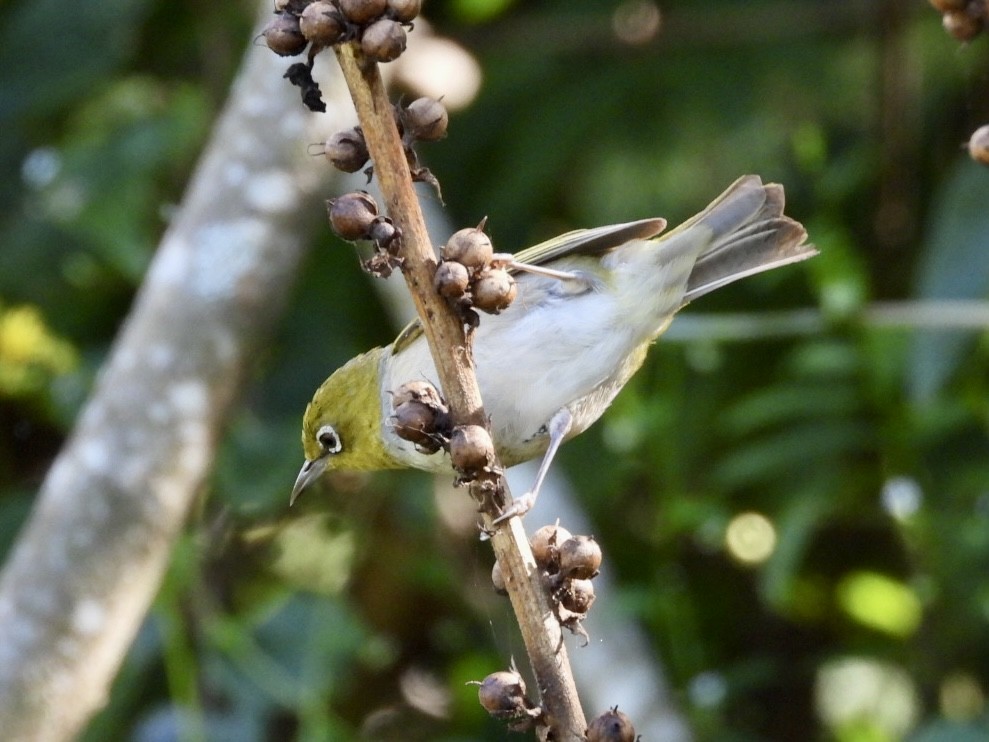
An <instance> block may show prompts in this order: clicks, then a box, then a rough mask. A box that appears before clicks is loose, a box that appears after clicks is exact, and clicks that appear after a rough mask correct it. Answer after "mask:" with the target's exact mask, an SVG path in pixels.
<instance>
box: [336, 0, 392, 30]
mask: <svg viewBox="0 0 989 742" xmlns="http://www.w3.org/2000/svg"><path fill="white" fill-rule="evenodd" d="M338 5H339V6H340V12H342V13H343V15H344V17H345V18H346V19H347V20H348V21H350V22H351V23H358V24H361V25H363V24H365V23H370V22H371V21H373V20H374V19H375V18H378V17H379V16H380V15H381V14H382V13H384V12H385V10H386V9H387V7H388V0H338Z"/></svg>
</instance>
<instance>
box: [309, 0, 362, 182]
mask: <svg viewBox="0 0 989 742" xmlns="http://www.w3.org/2000/svg"><path fill="white" fill-rule="evenodd" d="M299 30H300V31H302V35H303V36H305V37H306V38H307V39H309V40H310V41H312V42H313V43H315V44H319V45H320V46H330V45H331V44H335V43H337V42H338V41H339V40H340V38H341V37H342V36H343V32H344V26H343V19H342V18H340V14H339V12H338V11H337V9H336V6H334V5H333V3H329V2H326V0H318V2H315V3H310V4H309V5H307V6H306V9H305V10H303V11H302V15H300V16H299ZM351 172H352V171H351Z"/></svg>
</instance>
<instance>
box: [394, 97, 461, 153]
mask: <svg viewBox="0 0 989 742" xmlns="http://www.w3.org/2000/svg"><path fill="white" fill-rule="evenodd" d="M449 123H450V117H449V115H448V114H447V112H446V106H444V105H443V104H442V103H440V102H439V101H438V100H436V99H434V98H416V99H415V100H414V101H412V102H411V103H410V104H409V105H408V106H407V107H406V108H405V109H404V110H403V111H402V125H403V127H404V128H405V131H406V132H407V133H408V134H410V135H411V136H412V137H414V138H415V139H419V140H422V141H424V142H435V141H436V140H438V139H442V138H443V137H445V136H446V128H447V125H448V124H449Z"/></svg>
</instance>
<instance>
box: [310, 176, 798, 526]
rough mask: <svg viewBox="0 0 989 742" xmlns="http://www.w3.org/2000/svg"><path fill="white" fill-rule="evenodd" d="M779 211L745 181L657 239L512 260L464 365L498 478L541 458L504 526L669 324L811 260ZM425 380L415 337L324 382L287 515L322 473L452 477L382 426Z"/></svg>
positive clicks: (641, 235)
mask: <svg viewBox="0 0 989 742" xmlns="http://www.w3.org/2000/svg"><path fill="white" fill-rule="evenodd" d="M783 205H784V196H783V187H782V186H780V185H778V184H775V183H770V184H765V185H764V184H763V182H762V180H761V179H760V178H759V177H758V176H755V175H746V176H744V177H742V178H739V179H738V180H737V181H735V183H733V184H732V185H731V186H730V187H729V188H728V189H727V190H726V191H725V192H724V193H722V194H721V196H719V197H718V198H717V199H715V201H713V202H712V203H711V204H710V205H709V206H708V207H707V208H706V209H704V211H702V212H701V213H700V214H697V215H696V216H694V217H693V218H691V219H690V220H688V221H687V222H685V223H684V224H682V225H681V226H679V227H677V228H676V229H674V230H672V231H670V232H668V233H666V234H660V233H661V232H662V231H663V229H664V228H665V227H666V221H665V220H664V219H644V220H641V221H636V222H629V223H626V224H616V225H612V226H607V227H598V228H595V229H585V230H577V231H573V232H568V233H566V234H564V235H561V236H559V237H556V238H554V239H552V240H549V241H548V242H544V243H542V244H539V245H536V246H535V247H532V248H529V249H528V250H524V251H522V252H520V253H518V254H517V255H515V256H513V257H514V262H513V263H512V266H513V272H514V275H515V277H516V280H517V284H518V296H517V298H516V299H515V301H514V302H513V303H512V304H511V305H510V306H509V307H508V308H507V309H506V310H505V311H504V312H502V313H501V314H497V315H492V316H483V317H482V319H481V322H480V326H479V327H478V328H477V330H476V332H475V333H474V341H473V354H474V361H475V365H476V372H477V380H478V384H479V386H480V390H481V397H482V399H483V402H484V408H485V411H486V412H487V414H488V416H489V418H490V422H491V433H492V438H493V440H494V444H495V449H496V451H497V454H498V457H499V459H500V460H501V462H502V464H504V465H505V466H512V465H514V464H518V463H521V462H523V461H527V460H529V459H533V458H536V457H537V456H540V455H543V456H544V458H543V462H542V465H541V467H540V470H539V473H538V474H537V477H536V482H535V485H534V486H533V488H532V490H530V491H529V492H528V493H526V494H525V495H523V496H522V497H521V498H518V499H516V500H515V502H514V504H513V505H512V506H511V507H510V509H509V511H508V512H506V513H505V514H503V516H502V518H504V517H508V516H511V515H521V514H522V513H524V512H525V511H527V510H528V509H529V508H530V507H531V505H532V504H533V502H534V501H535V497H536V494H538V490H539V485H540V484H541V482H542V480H543V477H544V476H545V474H546V471H547V470H548V468H549V464H550V461H551V460H552V458H553V455H554V454H555V452H556V449H557V448H558V447H559V445H560V443H562V442H563V441H565V440H567V439H569V438H572V437H573V436H575V435H578V434H579V433H581V432H583V431H584V430H586V429H587V428H588V427H589V426H590V425H591V424H592V423H593V422H594V421H595V420H597V419H598V418H599V417H601V415H602V414H603V413H604V411H605V409H606V408H607V407H608V405H609V404H610V403H611V401H612V400H613V399H614V398H615V396H616V395H617V394H618V392H619V391H620V390H621V388H622V387H623V386H624V385H625V383H626V382H627V381H628V380H629V379H630V378H631V377H632V375H633V374H634V373H635V372H636V371H637V370H638V369H639V367H640V366H641V365H642V362H643V360H644V359H645V357H646V352H647V350H648V348H649V345H650V344H651V343H652V342H653V341H654V340H656V338H657V337H659V335H661V334H662V333H663V332H664V331H665V330H666V328H667V327H669V325H670V322H671V321H672V319H673V315H674V314H676V312H677V311H678V310H680V309H681V308H682V307H684V306H685V305H686V304H687V303H689V302H691V301H693V300H694V299H696V298H697V297H699V296H702V295H704V294H706V293H708V292H709V291H713V290H714V289H717V288H720V287H721V286H725V285H726V284H729V283H731V282H732V281H735V280H737V279H739V278H744V277H745V276H750V275H753V274H756V273H760V272H762V271H766V270H770V269H772V268H777V267H780V266H783V265H787V264H789V263H795V262H797V261H800V260H804V259H806V258H809V257H812V256H813V255H816V254H817V250H816V249H814V247H813V246H811V245H808V244H805V243H804V240H805V239H806V237H807V232H806V230H805V229H804V227H803V225H801V224H800V223H799V222H797V221H794V220H793V219H791V218H789V217H787V216H785V215H784V214H783ZM423 379H426V380H429V381H431V382H432V383H433V384H437V374H436V370H435V367H434V365H433V361H432V358H431V356H430V354H429V348H428V347H427V343H426V339H425V336H424V334H423V332H422V330H421V327H420V326H419V325H418V324H417V323H413V324H412V325H410V327H409V328H406V330H405V331H404V332H403V333H402V334H401V335H400V336H399V337H398V339H397V340H396V341H395V342H394V343H392V344H391V345H389V346H388V347H385V348H375V349H373V350H370V351H368V352H367V353H364V354H362V355H359V356H357V357H356V358H353V359H352V360H350V361H349V362H348V363H347V364H345V365H344V366H343V367H341V368H340V369H338V370H337V371H335V372H334V373H333V374H332V375H331V376H330V377H329V378H328V379H327V380H326V381H324V382H323V384H322V385H321V386H320V387H319V389H317V390H316V393H315V395H314V396H313V398H312V401H311V402H310V403H309V405H308V406H307V407H306V411H305V415H304V416H303V420H302V448H303V451H304V454H305V459H306V460H305V463H304V464H303V466H302V470H301V471H300V472H299V475H298V478H297V479H296V481H295V486H294V487H293V489H292V495H291V500H290V501H291V502H294V501H295V499H296V498H297V497H298V496H299V494H300V493H301V492H302V491H303V490H304V489H305V488H306V487H307V486H308V485H310V484H311V483H312V482H313V481H315V480H316V479H318V478H319V477H320V475H322V474H323V473H324V472H326V471H332V470H344V471H370V470H376V469H398V468H414V469H423V470H426V471H432V472H443V471H450V470H451V469H450V460H449V456H448V455H447V454H445V453H442V452H441V453H437V454H427V453H424V452H422V451H420V450H419V449H418V448H417V447H416V446H415V445H414V444H413V443H410V442H409V441H406V440H403V439H401V438H399V437H398V435H397V434H396V433H395V430H394V426H393V425H392V424H391V418H392V416H393V414H394V410H393V408H392V397H393V395H392V393H391V392H393V391H394V390H396V389H398V388H399V387H400V386H401V385H402V384H403V383H405V382H409V381H418V380H423ZM437 385H438V384H437ZM502 518H499V520H501V519H502Z"/></svg>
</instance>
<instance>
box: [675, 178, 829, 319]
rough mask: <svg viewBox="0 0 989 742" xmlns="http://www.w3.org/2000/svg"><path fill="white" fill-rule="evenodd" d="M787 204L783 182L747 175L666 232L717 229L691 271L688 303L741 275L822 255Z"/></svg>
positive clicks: (687, 291)
mask: <svg viewBox="0 0 989 742" xmlns="http://www.w3.org/2000/svg"><path fill="white" fill-rule="evenodd" d="M783 206H784V197H783V186H781V185H779V184H777V183H768V184H763V182H762V180H761V179H760V178H759V176H758V175H745V176H743V177H741V178H739V179H738V180H736V181H735V182H734V183H733V184H732V185H731V186H729V187H728V189H727V190H726V191H725V192H724V193H722V194H721V195H720V196H719V197H718V198H717V199H715V200H714V201H713V202H712V203H711V204H710V205H709V206H708V207H707V208H706V209H704V211H702V212H701V213H700V214H698V215H697V216H695V217H693V218H692V219H690V220H688V221H687V222H685V223H684V224H683V225H681V226H680V227H678V228H677V229H676V230H674V231H673V232H670V233H668V234H667V235H664V237H665V238H668V237H672V236H673V235H674V233H676V232H680V231H681V230H686V229H689V228H690V227H693V226H695V225H703V226H705V227H707V228H708V229H710V230H711V232H712V235H713V236H712V239H711V241H710V243H709V245H708V246H707V247H705V248H704V250H703V251H702V252H701V253H700V255H699V256H698V257H697V260H696V262H695V263H694V267H693V269H692V270H691V272H690V276H689V278H688V279H687V287H686V291H685V293H684V297H683V303H684V304H686V303H687V302H690V301H692V300H693V299H696V298H697V297H698V296H703V295H704V294H706V293H708V292H710V291H714V290H715V289H717V288H721V287H722V286H725V285H727V284H729V283H731V282H732V281H737V280H738V279H740V278H745V277H746V276H751V275H754V274H756V273H761V272H762V271H768V270H771V269H773V268H778V267H780V266H782V265H787V264H788V263H796V262H798V261H800V260H806V259H807V258H809V257H812V256H814V255H816V254H817V250H816V249H815V248H814V246H813V245H806V244H804V240H805V239H806V238H807V230H806V229H804V227H803V225H802V224H800V222H797V221H794V220H793V219H791V218H790V217H788V216H785V215H784V214H783Z"/></svg>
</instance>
